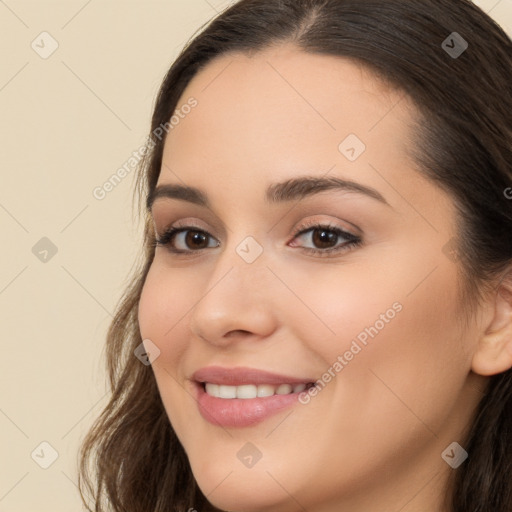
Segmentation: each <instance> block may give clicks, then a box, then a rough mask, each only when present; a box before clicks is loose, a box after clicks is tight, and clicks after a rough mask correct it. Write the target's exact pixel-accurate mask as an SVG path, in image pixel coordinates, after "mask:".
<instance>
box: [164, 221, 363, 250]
mask: <svg viewBox="0 0 512 512" xmlns="http://www.w3.org/2000/svg"><path fill="white" fill-rule="evenodd" d="M308 233H311V234H309V235H308V236H306V235H307V234H308ZM297 238H303V239H309V240H310V242H311V243H313V244H314V245H317V246H320V247H319V248H311V247H304V248H303V250H304V251H306V252H308V253H312V254H318V255H329V254H332V253H339V252H342V251H346V250H349V249H350V248H352V247H355V246H358V245H360V244H361V243H362V240H361V238H360V237H358V236H356V235H353V234H352V233H348V232H346V231H344V230H342V229H340V228H338V227H336V226H331V225H321V224H316V225H314V226H309V227H307V228H306V229H303V230H301V231H299V232H297V233H295V235H294V240H295V239H297ZM340 238H341V239H342V241H341V243H340V242H339V239H340ZM209 239H212V240H214V239H213V237H212V236H211V235H210V234H209V233H208V232H206V231H204V230H202V229H198V228H196V227H194V226H185V227H181V228H177V227H172V228H170V229H169V230H168V231H166V232H165V233H164V234H163V235H162V236H161V237H160V238H157V239H156V241H155V245H159V246H164V247H167V248H168V250H169V251H170V252H171V253H175V254H186V253H192V252H198V251H200V250H203V249H208V248H212V247H218V246H219V242H218V241H216V243H214V244H213V245H211V244H208V240H209ZM180 243H181V245H182V247H181V248H180V247H177V245H179V244H180ZM291 245H292V247H296V246H297V245H296V244H295V243H293V244H291ZM187 246H188V247H187ZM191 248H192V249H191Z"/></svg>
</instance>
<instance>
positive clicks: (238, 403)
mask: <svg viewBox="0 0 512 512" xmlns="http://www.w3.org/2000/svg"><path fill="white" fill-rule="evenodd" d="M195 386H196V389H197V401H198V404H199V412H200V413H201V416H202V417H203V418H204V419H205V420H206V421H208V422H210V423H212V424H213V425H217V426H222V427H249V426H251V425H255V424H256V423H260V422H261V421H263V420H266V419H267V418H269V417H270V416H272V415H274V414H277V413H278V412H279V411H282V410H283V409H286V408H287V407H291V406H292V405H294V404H296V403H298V401H299V393H289V394H287V395H273V396H268V397H261V398H217V397H214V396H211V395H209V394H208V393H207V392H206V391H205V390H204V387H203V384H200V383H198V382H195Z"/></svg>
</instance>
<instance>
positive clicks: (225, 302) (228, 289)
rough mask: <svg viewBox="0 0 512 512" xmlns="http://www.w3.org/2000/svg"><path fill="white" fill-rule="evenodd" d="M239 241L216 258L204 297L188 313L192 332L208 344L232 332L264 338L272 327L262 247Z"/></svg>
mask: <svg viewBox="0 0 512 512" xmlns="http://www.w3.org/2000/svg"><path fill="white" fill-rule="evenodd" d="M235 237H236V235H233V234H232V239H235ZM240 238H241V241H237V242H230V243H228V246H227V247H226V249H225V250H224V251H223V252H222V253H221V254H220V255H219V256H218V257H217V258H216V260H215V264H214V265H215V267H214V270H213V272H212V274H211V275H210V277H209V279H208V282H207V285H206V286H205V290H204V294H203V296H202V298H201V299H200V300H199V301H198V302H197V304H196V306H195V307H194V308H193V311H192V313H191V329H192V331H194V332H195V333H196V334H197V335H199V336H200V337H202V338H204V339H208V340H210V341H214V340H217V341H219V340H221V339H223V337H224V335H226V334H227V333H228V332H230V331H233V330H236V331H248V332H252V333H258V334H260V335H264V334H265V332H267V333H268V332H269V330H270V329H272V326H273V324H274V314H275V309H274V306H273V301H272V295H273V294H274V290H273V287H272V285H271V282H270V281H271V279H272V277H273V276H272V273H271V272H270V270H269V269H268V268H267V263H268V258H267V257H266V253H265V250H264V248H263V244H262V243H260V242H258V241H257V240H256V238H255V237H253V236H245V237H238V240H240ZM235 240H236V239H235Z"/></svg>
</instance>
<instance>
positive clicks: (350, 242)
mask: <svg viewBox="0 0 512 512" xmlns="http://www.w3.org/2000/svg"><path fill="white" fill-rule="evenodd" d="M316 230H322V231H329V232H332V233H335V234H336V235H338V236H340V237H343V238H345V239H346V240H347V242H346V243H345V244H344V245H342V246H341V247H338V248H336V247H334V248H329V249H311V248H310V247H303V248H302V250H303V251H305V252H307V253H309V254H314V255H318V256H320V257H327V256H329V255H331V254H333V253H334V254H338V253H342V252H346V251H348V250H350V249H352V248H354V247H357V246H360V245H361V244H362V242H363V241H362V239H361V238H360V237H358V236H356V235H353V234H352V233H348V232H346V231H343V230H342V229H340V228H339V227H337V226H334V225H331V224H319V223H317V222H314V223H312V224H306V225H304V226H303V227H302V228H300V230H299V231H297V232H296V233H295V234H294V235H293V239H294V240H295V238H297V237H299V236H301V235H303V234H305V233H307V232H309V231H316ZM184 231H194V232H197V233H201V234H203V235H206V236H207V237H211V238H213V237H212V236H211V235H210V234H209V233H208V232H207V231H204V230H203V229H200V228H198V227H196V226H183V227H171V228H169V229H168V230H167V231H165V232H164V233H163V235H162V236H161V237H159V238H157V239H156V240H155V242H154V244H153V245H154V246H162V247H167V249H168V250H169V251H170V252H171V253H173V254H190V253H193V252H196V253H197V252H201V251H204V250H205V249H206V248H203V249H196V250H188V251H182V250H178V249H174V248H173V247H172V246H171V242H172V241H173V240H174V237H175V236H176V235H177V234H179V233H181V232H184Z"/></svg>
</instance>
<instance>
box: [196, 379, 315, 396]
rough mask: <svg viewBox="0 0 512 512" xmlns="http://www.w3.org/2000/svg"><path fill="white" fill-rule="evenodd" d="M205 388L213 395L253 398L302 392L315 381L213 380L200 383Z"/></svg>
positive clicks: (313, 384)
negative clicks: (232, 382) (229, 382)
mask: <svg viewBox="0 0 512 512" xmlns="http://www.w3.org/2000/svg"><path fill="white" fill-rule="evenodd" d="M199 384H200V385H201V386H202V388H203V390H204V391H205V392H206V393H207V394H208V395H209V396H212V397H215V398H224V399H233V398H241V399H251V398H265V397H270V396H274V395H291V394H294V393H301V392H302V391H306V390H308V389H309V388H311V387H313V386H315V383H314V382H308V383H301V384H286V383H284V384H278V385H274V384H243V385H241V386H229V385H225V384H214V383H211V382H200V383H199Z"/></svg>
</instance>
